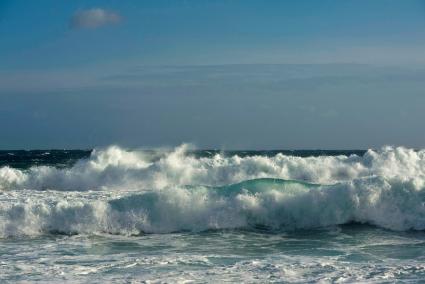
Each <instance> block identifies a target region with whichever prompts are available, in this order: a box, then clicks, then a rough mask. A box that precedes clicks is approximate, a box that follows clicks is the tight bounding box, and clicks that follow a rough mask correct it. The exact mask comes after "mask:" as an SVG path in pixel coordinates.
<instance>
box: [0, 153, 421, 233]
mask: <svg viewBox="0 0 425 284" xmlns="http://www.w3.org/2000/svg"><path fill="white" fill-rule="evenodd" d="M186 150H187V147H186V146H182V147H179V148H177V149H175V150H174V151H172V152H161V153H159V152H158V153H156V154H155V155H153V156H152V155H147V154H146V153H145V152H143V151H125V150H123V149H120V148H118V147H110V148H107V149H105V150H96V151H94V152H93V154H92V155H91V157H90V158H89V159H86V160H80V161H78V162H77V163H76V164H75V165H74V166H72V167H70V168H66V169H58V168H54V167H46V166H38V167H32V168H30V169H28V170H19V169H12V168H9V167H3V168H1V169H0V184H1V188H2V190H1V191H0V236H2V237H10V236H18V235H38V234H46V233H64V234H74V233H77V234H102V233H109V234H124V235H133V234H141V233H169V232H176V231H204V230H211V229H213V230H214V229H248V230H259V229H261V230H294V229H312V228H319V227H325V226H334V225H340V224H347V223H351V222H360V223H367V224H371V225H376V226H380V227H382V228H386V229H391V230H410V229H414V230H424V229H425V186H424V181H425V152H424V151H415V150H412V149H406V148H393V147H385V148H383V149H381V150H379V151H374V150H369V151H367V153H366V154H365V155H364V156H362V157H360V156H356V155H352V156H349V157H347V156H321V157H308V158H300V157H293V156H285V155H282V154H278V155H276V156H273V157H266V156H250V157H239V156H232V157H226V156H223V155H220V154H217V155H215V156H214V157H210V158H196V157H195V156H192V155H189V154H187V152H186Z"/></svg>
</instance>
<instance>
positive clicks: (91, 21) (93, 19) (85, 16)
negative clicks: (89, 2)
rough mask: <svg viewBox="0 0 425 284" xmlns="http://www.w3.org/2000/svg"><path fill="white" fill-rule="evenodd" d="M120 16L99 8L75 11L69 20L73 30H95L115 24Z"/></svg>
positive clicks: (119, 19)
mask: <svg viewBox="0 0 425 284" xmlns="http://www.w3.org/2000/svg"><path fill="white" fill-rule="evenodd" d="M120 21H121V16H120V15H119V14H118V13H116V12H113V11H107V10H104V9H101V8H93V9H88V10H81V11H77V12H76V13H75V14H74V15H73V16H72V18H71V20H70V27H71V28H73V29H95V28H99V27H102V26H105V25H111V24H117V23H119V22H120Z"/></svg>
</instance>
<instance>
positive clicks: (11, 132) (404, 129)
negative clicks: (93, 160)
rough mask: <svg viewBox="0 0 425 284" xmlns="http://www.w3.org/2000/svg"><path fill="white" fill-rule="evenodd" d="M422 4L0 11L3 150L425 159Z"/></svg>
mask: <svg viewBox="0 0 425 284" xmlns="http://www.w3.org/2000/svg"><path fill="white" fill-rule="evenodd" d="M424 27H425V3H424V2H423V1H420V0H417V1H391V0H381V1H373V2H371V1H352V0H348V1H320V2H319V1H307V0H303V1H296V2H295V1H271V2H260V1H250V2H245V1H155V2H146V1H140V2H135V3H130V2H123V1H114V0H111V1H89V2H87V1H72V2H57V1H53V0H46V1H41V2H35V1H31V2H30V1H1V2H0V35H2V36H1V37H0V62H1V64H0V127H1V129H2V132H1V136H0V138H1V139H0V149H22V148H23V149H40V148H41V149H53V148H57V149H63V148H67V149H68V148H73V149H81V148H83V149H86V148H93V147H104V146H107V145H113V144H117V145H121V146H122V147H128V148H139V147H148V148H157V147H163V146H169V147H173V146H177V145H180V144H182V143H192V144H194V145H196V146H197V147H198V148H200V149H368V148H380V147H381V146H383V145H396V146H398V145H401V146H405V147H411V148H424V147H425V134H424V132H423V125H422V124H423V119H424V111H423V106H424V105H425V96H423V90H424V89H425V55H424V53H423V50H424V48H425V29H424Z"/></svg>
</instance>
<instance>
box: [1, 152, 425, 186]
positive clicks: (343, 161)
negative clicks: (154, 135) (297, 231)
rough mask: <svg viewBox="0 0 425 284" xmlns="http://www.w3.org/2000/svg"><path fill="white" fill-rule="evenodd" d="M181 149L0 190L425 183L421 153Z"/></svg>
mask: <svg viewBox="0 0 425 284" xmlns="http://www.w3.org/2000/svg"><path fill="white" fill-rule="evenodd" d="M187 149H188V146H187V145H182V146H180V147H178V148H176V149H175V150H174V151H172V152H164V151H157V152H154V153H150V154H148V153H146V152H143V151H126V150H124V149H121V148H119V147H117V146H112V147H109V148H106V149H104V150H95V151H93V153H92V155H91V156H90V158H89V159H83V160H80V161H78V162H77V163H76V164H75V165H74V166H72V167H71V168H65V169H59V168H55V167H49V166H35V167H31V168H30V169H28V170H20V169H13V168H9V167H2V168H0V189H3V190H17V189H37V190H43V189H52V190H79V191H85V190H99V189H125V190H128V189H137V190H145V189H163V188H166V187H169V186H182V185H208V186H222V185H227V184H231V183H237V182H241V181H244V180H248V179H256V178H281V179H293V180H302V181H308V182H312V183H320V184H333V183H336V182H344V181H351V180H354V179H358V178H364V177H373V176H378V177H382V178H391V179H400V180H403V181H406V180H414V182H416V183H417V185H418V186H419V187H420V186H423V184H424V181H425V151H424V150H421V151H415V150H413V149H407V148H403V147H397V148H394V147H385V148H382V149H381V150H379V151H375V150H368V151H367V152H366V153H365V155H364V156H362V157H360V156H356V155H352V156H348V157H347V156H320V157H307V158H301V157H294V156H286V155H282V154H278V155H276V156H273V157H266V156H249V157H239V156H237V155H235V156H231V157H226V156H224V155H220V154H217V155H215V156H213V157H211V158H196V157H194V156H192V155H190V154H188V153H187Z"/></svg>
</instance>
